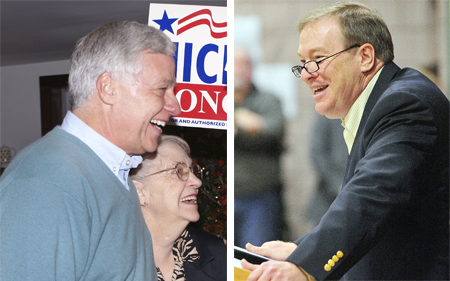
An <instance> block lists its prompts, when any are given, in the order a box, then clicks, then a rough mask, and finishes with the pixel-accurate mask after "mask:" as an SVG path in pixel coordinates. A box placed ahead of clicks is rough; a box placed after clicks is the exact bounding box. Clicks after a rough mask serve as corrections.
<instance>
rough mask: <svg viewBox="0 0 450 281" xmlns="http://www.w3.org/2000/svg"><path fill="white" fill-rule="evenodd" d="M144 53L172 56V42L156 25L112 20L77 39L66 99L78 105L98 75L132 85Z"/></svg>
mask: <svg viewBox="0 0 450 281" xmlns="http://www.w3.org/2000/svg"><path fill="white" fill-rule="evenodd" d="M145 53H152V54H165V55H169V56H174V55H175V45H174V44H173V42H172V41H171V40H170V38H169V37H168V36H167V35H165V34H164V33H163V32H162V31H160V30H159V29H157V28H154V27H151V26H148V25H146V24H141V23H137V22H134V21H120V22H112V23H108V24H105V25H102V26H100V27H98V28H97V29H95V30H93V31H92V32H90V33H89V34H88V35H86V36H84V37H83V38H81V39H80V40H78V42H77V44H76V46H75V50H74V52H73V53H72V57H71V59H70V74H69V101H70V107H71V109H72V110H73V109H77V108H79V107H81V106H82V105H83V104H84V103H85V102H86V101H87V100H88V99H89V98H90V97H91V96H92V94H93V92H94V89H95V85H96V81H97V79H98V77H99V76H100V74H102V73H104V72H108V73H111V74H112V76H113V77H114V78H115V79H119V80H120V81H122V82H126V83H128V84H131V85H133V84H134V83H135V79H136V77H137V75H138V74H139V73H140V72H141V71H142V68H143V59H142V57H143V55H144V54H145Z"/></svg>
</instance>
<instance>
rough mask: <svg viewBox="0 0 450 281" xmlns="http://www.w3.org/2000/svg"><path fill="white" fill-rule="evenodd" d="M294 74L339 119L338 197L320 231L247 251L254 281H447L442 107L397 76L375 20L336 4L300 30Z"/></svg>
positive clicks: (368, 12)
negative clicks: (253, 260)
mask: <svg viewBox="0 0 450 281" xmlns="http://www.w3.org/2000/svg"><path fill="white" fill-rule="evenodd" d="M299 31H300V38H299V47H298V56H299V58H300V65H296V66H294V67H292V71H293V73H294V75H295V76H297V77H299V78H301V79H302V80H303V82H305V83H306V84H307V86H308V87H309V88H310V90H311V94H312V95H311V96H312V98H313V99H314V101H315V102H316V106H315V109H316V111H317V112H318V113H319V114H322V115H325V116H326V117H328V118H330V119H341V121H342V125H343V127H344V129H343V132H344V139H345V142H346V145H347V150H348V153H349V157H348V161H347V167H346V172H345V175H344V179H343V183H342V189H341V191H340V193H339V195H338V196H337V197H336V199H335V200H334V202H333V203H332V204H331V206H330V208H329V209H328V211H327V212H326V213H325V215H324V216H323V217H322V219H321V221H320V222H319V224H318V225H317V226H316V227H315V228H314V229H313V230H312V231H311V232H310V233H308V234H306V235H305V236H303V237H301V238H300V239H298V240H296V241H295V242H294V243H292V242H281V241H271V242H266V243H265V244H263V245H262V247H255V246H252V245H247V249H248V250H250V251H252V252H255V253H258V254H262V255H265V256H268V257H270V258H272V259H274V260H272V261H268V262H265V263H262V264H261V265H260V266H256V265H252V264H249V263H248V262H246V261H242V265H243V267H244V268H247V269H250V270H253V272H252V273H251V274H250V276H249V279H248V280H249V281H254V280H296V281H299V280H308V279H309V280H313V279H316V280H338V279H341V278H342V280H449V100H448V99H447V97H446V96H445V95H444V94H443V93H442V92H441V91H440V90H439V88H438V87H437V86H436V85H435V84H434V83H433V82H432V81H431V80H429V79H428V78H427V77H425V76H424V75H423V74H421V73H420V72H418V71H416V70H414V69H411V68H403V69H401V68H400V67H398V66H397V65H396V64H395V63H394V62H393V59H394V47H393V43H392V38H391V35H390V32H389V30H388V28H387V26H386V24H385V23H384V21H383V20H382V18H381V17H380V15H379V14H378V12H376V11H374V10H372V9H370V8H368V7H366V6H364V5H362V4H359V3H351V2H350V3H348V2H347V3H337V4H334V5H330V6H327V7H324V8H321V9H318V10H315V11H313V12H312V13H310V14H309V15H308V16H307V17H306V18H305V19H304V20H303V21H302V22H301V23H300V25H299Z"/></svg>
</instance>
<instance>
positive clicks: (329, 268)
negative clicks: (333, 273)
mask: <svg viewBox="0 0 450 281" xmlns="http://www.w3.org/2000/svg"><path fill="white" fill-rule="evenodd" d="M323 268H324V269H325V271H330V270H331V266H330V265H329V264H326V265H325V266H324V267H323Z"/></svg>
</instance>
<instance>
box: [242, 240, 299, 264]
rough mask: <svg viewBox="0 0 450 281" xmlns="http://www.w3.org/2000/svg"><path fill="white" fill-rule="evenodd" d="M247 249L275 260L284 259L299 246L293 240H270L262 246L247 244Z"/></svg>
mask: <svg viewBox="0 0 450 281" xmlns="http://www.w3.org/2000/svg"><path fill="white" fill-rule="evenodd" d="M245 248H246V249H247V251H249V252H252V253H255V254H258V255H261V256H265V257H268V258H270V259H273V260H278V261H284V260H286V259H287V257H288V256H289V255H290V254H292V252H293V251H294V250H295V249H296V248H297V245H296V244H295V243H293V242H283V241H269V242H266V243H264V244H262V245H261V247H257V246H253V245H252V244H250V243H247V245H245Z"/></svg>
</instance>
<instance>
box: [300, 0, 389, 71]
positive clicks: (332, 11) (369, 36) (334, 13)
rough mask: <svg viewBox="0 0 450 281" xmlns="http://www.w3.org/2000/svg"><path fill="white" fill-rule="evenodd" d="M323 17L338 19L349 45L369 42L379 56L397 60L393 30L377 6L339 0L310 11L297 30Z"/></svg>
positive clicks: (381, 58)
mask: <svg viewBox="0 0 450 281" xmlns="http://www.w3.org/2000/svg"><path fill="white" fill-rule="evenodd" d="M324 18H337V19H338V21H339V24H340V27H341V30H342V34H343V35H344V38H345V40H346V42H345V43H346V44H347V46H346V47H350V46H353V45H363V44H365V43H369V44H371V45H372V46H373V47H374V49H375V56H376V57H377V58H378V59H380V60H381V61H383V62H384V63H388V62H390V61H392V60H394V44H393V43H392V37H391V33H390V32H389V29H388V27H387V25H386V23H385V22H384V20H383V19H382V17H381V15H380V14H379V13H378V12H377V11H376V10H374V9H370V8H369V7H367V6H365V5H363V4H360V3H353V2H345V3H336V4H333V5H331V6H325V7H321V8H319V9H316V10H314V11H312V12H311V13H309V14H308V15H307V16H306V17H305V18H304V19H303V20H302V21H301V22H300V24H299V25H298V30H299V31H300V32H302V30H303V28H305V26H306V25H308V24H310V23H313V22H316V21H318V20H321V19H324Z"/></svg>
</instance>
